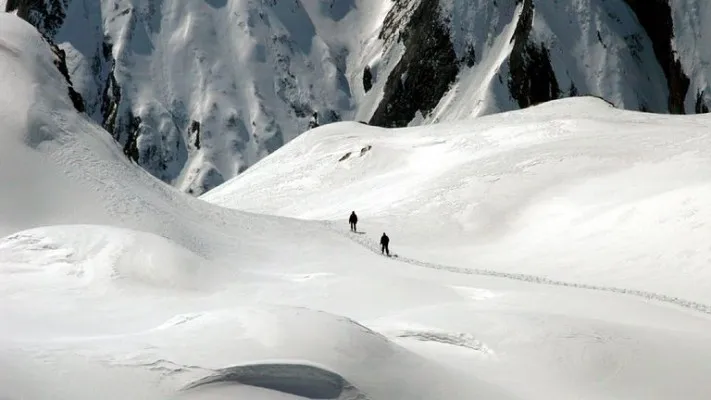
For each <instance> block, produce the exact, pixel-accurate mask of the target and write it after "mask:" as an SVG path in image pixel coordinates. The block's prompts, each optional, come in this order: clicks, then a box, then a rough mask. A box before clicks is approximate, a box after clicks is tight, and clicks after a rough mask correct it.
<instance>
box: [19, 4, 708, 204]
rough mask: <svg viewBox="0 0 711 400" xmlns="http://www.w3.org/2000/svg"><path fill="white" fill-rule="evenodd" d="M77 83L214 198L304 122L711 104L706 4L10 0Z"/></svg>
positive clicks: (395, 121) (94, 108) (134, 140)
mask: <svg viewBox="0 0 711 400" xmlns="http://www.w3.org/2000/svg"><path fill="white" fill-rule="evenodd" d="M6 8H7V9H8V10H9V11H12V12H16V13H17V14H18V15H19V16H20V17H22V18H24V19H26V20H27V21H29V22H30V23H32V24H33V25H34V26H35V27H37V29H38V30H39V31H40V32H41V33H42V34H43V35H44V36H45V37H46V38H47V39H48V40H49V41H51V42H52V43H53V44H54V45H55V46H56V47H55V48H56V51H55V53H56V54H57V65H58V67H59V68H60V70H61V71H62V72H63V73H64V74H65V76H66V77H67V81H68V94H69V95H70V96H71V97H72V100H73V101H74V104H75V106H76V107H77V109H78V110H80V111H84V112H86V113H87V114H88V115H89V116H90V117H91V118H93V119H94V120H95V121H97V122H98V123H100V124H101V125H102V126H104V128H105V129H106V130H107V131H108V132H109V133H111V135H113V137H114V138H115V139H116V141H117V142H118V144H119V145H120V146H121V147H122V148H123V150H124V153H125V154H126V156H127V157H129V158H130V159H132V160H134V161H135V162H136V163H138V164H139V165H141V166H142V167H144V168H145V169H146V170H147V171H149V172H150V173H151V174H153V175H154V176H156V177H158V178H159V179H162V180H164V181H166V182H168V183H170V184H173V185H175V186H177V187H179V188H180V189H182V190H184V191H186V192H188V193H192V194H194V195H199V194H201V193H203V192H205V191H207V190H209V189H211V188H212V187H214V186H216V185H218V184H220V183H221V182H223V181H224V180H225V179H229V178H230V177H232V176H234V175H236V174H239V173H240V172H241V171H244V170H245V169H246V168H248V167H249V166H250V165H252V164H254V163H255V162H256V161H258V160H259V159H261V158H262V157H264V156H265V155H267V154H269V153H271V152H273V151H275V150H276V149H278V148H279V147H280V146H282V145H283V144H284V143H286V142H288V141H289V140H291V139H292V138H294V137H295V136H297V135H298V134H300V133H302V132H303V131H305V130H307V129H309V128H312V127H315V126H318V125H323V124H327V123H330V122H333V121H338V120H342V119H357V120H361V121H368V122H369V123H370V124H374V125H380V126H389V127H399V126H407V125H414V124H428V123H433V122H437V121H446V120H456V119H461V118H471V117H476V116H479V115H484V114H488V113H494V112H500V111H506V110H511V109H515V108H523V107H528V106H531V105H534V104H537V103H541V102H545V101H548V100H552V99H556V98H560V97H566V96H577V95H594V96H599V97H602V98H604V99H606V100H608V101H609V102H611V103H613V104H614V105H616V106H618V107H624V108H629V109H636V110H643V111H650V112H663V113H666V112H671V113H686V112H708V109H709V107H708V104H709V103H710V102H711V98H710V94H711V88H709V82H711V79H709V77H711V67H709V65H711V63H709V61H711V60H709V58H711V51H706V50H705V39H706V36H707V34H706V30H704V29H703V26H704V24H705V22H706V20H708V19H711V5H707V2H704V1H702V0H677V1H674V2H671V1H669V0H650V1H641V0H589V1H582V2H581V1H574V0H557V1H548V0H545V1H544V0H496V1H491V0H388V1H385V0H314V1H308V2H307V1H303V0H293V1H291V0H290V1H281V0H279V1H277V0H206V1H199V2H198V1H193V0H172V1H170V2H168V1H162V0H111V1H109V0H97V1H93V2H89V1H80V0H8V1H7V2H6Z"/></svg>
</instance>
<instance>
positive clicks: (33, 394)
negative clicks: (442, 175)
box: [0, 15, 711, 400]
mask: <svg viewBox="0 0 711 400" xmlns="http://www.w3.org/2000/svg"><path fill="white" fill-rule="evenodd" d="M52 61H53V56H52V53H51V52H50V49H49V47H48V46H47V44H46V43H44V42H43V41H42V39H41V38H40V36H39V35H38V34H37V32H35V31H34V30H33V29H31V27H30V26H29V25H28V24H26V23H24V22H22V21H21V20H20V19H18V18H16V17H13V16H9V15H0V77H2V84H3V88H6V90H4V91H2V92H1V93H0V121H2V130H3V134H2V136H1V137H2V139H1V140H2V143H0V163H2V165H3V168H0V171H1V172H0V186H2V187H3V188H4V191H3V195H2V196H0V235H1V236H2V238H1V239H0V275H1V276H0V320H2V324H0V397H2V398H9V399H19V398H22V399H46V398H53V399H72V400H76V399H95V398H97V397H100V398H102V399H109V400H111V399H126V398H132V399H137V398H142V399H228V398H235V397H247V398H251V399H259V400H275V399H298V398H301V399H304V398H311V399H316V398H319V399H323V398H326V399H343V400H345V399H372V400H379V399H383V400H384V399H388V400H389V399H435V400H439V399H456V398H461V397H462V395H463V394H464V395H465V396H467V397H472V398H483V399H551V398H553V399H569V398H579V397H585V398H589V399H610V398H645V399H668V398H678V397H682V398H686V399H703V398H706V397H707V396H708V384H707V379H708V375H709V373H711V367H710V366H709V364H708V362H707V360H708V359H709V357H711V344H710V343H711V341H709V340H708V332H709V327H710V324H711V321H709V317H708V315H707V314H704V313H699V312H695V311H693V310H690V309H689V308H685V307H681V306H679V305H677V304H673V303H669V302H666V303H665V302H660V301H654V300H653V301H649V300H647V299H643V298H639V297H633V296H621V295H619V294H616V293H607V292H601V291H594V290H581V289H579V288H574V287H557V286H546V285H535V284H531V283H527V282H520V281H516V280H511V279H500V278H496V277H486V276H477V275H469V274H463V273H457V272H451V271H446V270H437V269H436V268H426V265H415V264H414V263H409V262H400V261H398V260H397V259H390V258H386V257H381V256H380V255H377V254H373V253H372V252H371V251H368V249H367V245H368V242H367V241H366V240H368V238H369V237H371V236H372V235H373V233H374V232H373V233H371V232H368V233H365V234H362V235H359V234H353V235H350V234H348V233H346V232H345V230H344V229H342V228H341V227H340V226H338V227H336V226H334V227H333V229H329V228H328V227H326V226H324V225H323V224H322V223H318V222H309V221H302V220H295V219H289V218H284V217H277V216H268V215H258V214H251V213H247V212H244V211H236V210H230V209H226V208H221V207H217V206H214V205H211V204H208V203H206V202H204V201H201V200H198V199H194V198H192V197H189V196H187V195H184V194H182V193H180V192H179V191H178V190H176V189H174V188H171V187H169V186H167V185H165V184H164V183H162V182H160V181H159V180H157V179H155V178H154V177H152V176H150V175H149V174H148V173H146V172H145V171H143V170H141V169H140V168H139V167H138V166H136V165H135V164H132V163H129V162H128V161H127V160H126V159H125V158H124V157H123V156H122V154H121V152H120V150H119V149H117V148H116V147H115V146H114V145H113V143H112V139H111V137H110V135H109V134H108V133H107V132H105V131H103V130H102V129H100V128H99V127H98V126H97V125H96V124H94V123H93V122H92V121H90V120H89V119H88V118H87V117H86V116H83V115H79V114H77V113H76V112H75V111H74V110H73V107H72V104H71V101H70V100H69V98H68V97H67V91H66V82H65V81H64V78H63V77H62V76H61V75H60V74H59V72H57V70H56V69H55V68H54V66H53V64H52ZM341 127H343V125H342V126H341ZM351 127H352V128H349V129H352V134H353V135H359V134H361V135H362V134H366V133H367V132H364V131H362V130H361V129H362V127H361V126H360V125H351ZM356 127H357V129H356ZM445 128H446V127H445ZM334 129H340V128H339V127H338V126H334ZM321 132H324V131H321ZM313 133H314V132H312V134H309V135H307V136H305V138H304V139H303V140H310V139H309V138H310V137H313ZM315 133H318V131H316V132H315ZM338 135H340V134H337V135H335V137H334V139H336V141H338V140H341V139H339V138H338ZM373 139H374V140H375V139H377V136H376V137H374V138H373ZM392 139H393V140H395V141H397V140H400V142H401V144H402V145H405V146H410V145H411V143H412V142H411V138H407V137H404V136H403V137H399V136H398V135H395V136H393V137H392ZM514 139H515V138H512V139H511V140H512V141H513V140H514ZM415 140H418V139H416V137H415ZM422 142H426V141H422ZM295 143H296V144H295V146H296V145H298V141H297V142H295ZM407 143H409V144H407ZM421 149H424V150H425V151H427V148H424V147H423V148H421ZM310 150H313V149H310ZM323 150H326V149H325V148H324V149H323ZM355 150H356V151H358V150H359V148H356V149H355ZM432 150H437V149H436V146H434V148H433V147H432V146H430V148H429V151H432ZM379 151H380V146H375V147H373V148H372V149H371V150H370V151H367V152H366V155H365V156H364V157H363V158H358V157H357V154H355V155H354V156H353V158H352V159H350V161H351V162H353V161H356V162H357V161H358V160H361V161H363V160H368V159H372V158H374V157H373V155H375V154H377V152H379ZM288 152H289V148H285V149H284V151H283V152H281V153H282V154H287V153H288ZM397 153H398V152H397V151H396V149H392V150H391V153H390V154H391V155H392V156H395V155H396V154H397ZM278 154H279V153H276V154H275V156H278ZM316 154H318V153H314V155H316ZM396 161H397V160H396ZM304 162H305V163H307V164H308V162H309V160H304ZM378 162H380V163H383V165H384V166H387V165H388V164H387V163H388V160H386V159H383V158H380V160H379V161H378ZM268 165H269V161H268V160H267V162H265V163H263V164H262V166H268ZM343 165H350V164H343ZM390 165H391V167H393V168H396V167H397V165H396V164H390ZM260 168H265V167H260ZM255 171H259V169H258V168H255ZM413 171H415V172H417V171H418V170H417V169H413ZM421 171H424V169H421ZM361 172H365V171H361ZM247 176H249V175H245V177H247ZM382 179H384V180H387V179H388V175H387V174H386V175H382ZM295 183H296V184H299V183H298V181H295ZM255 184H256V183H255ZM301 184H303V181H302V183H301ZM287 189H288V186H285V190H287ZM333 190H337V188H336V187H333ZM233 195H234V196H235V197H239V196H238V194H236V193H235V194H233ZM274 200H275V201H277V200H278V199H277V198H275V199H274ZM339 200H340V201H344V202H345V201H347V199H346V197H343V198H340V199H339ZM275 205H278V203H275ZM373 207H374V209H373V210H375V209H376V208H377V203H375V202H373ZM392 210H393V215H397V214H396V213H397V212H398V211H397V208H396V207H393V209H392ZM381 212H382V217H383V218H391V217H388V215H387V212H386V210H385V209H382V210H381ZM433 215H436V214H433ZM362 217H363V226H365V227H366V228H367V229H370V228H369V226H370V227H373V228H374V227H375V226H376V225H374V222H371V221H370V218H369V217H368V216H367V213H363V214H362ZM394 220H395V218H392V219H391V221H394ZM383 221H384V219H383ZM370 224H373V225H370ZM435 228H436V227H435ZM442 229H443V228H442ZM393 238H394V241H393V244H394V249H396V250H397V251H398V252H400V253H401V254H402V258H403V260H404V258H405V257H406V256H408V255H410V254H409V251H407V252H406V251H404V248H403V251H401V248H400V246H399V244H396V243H398V242H399V241H400V238H398V236H397V235H395V234H394V235H393ZM396 238H397V239H396ZM359 241H360V242H363V243H364V244H365V245H366V247H363V246H362V245H361V244H360V243H358V242H359ZM413 244H414V243H413ZM425 244H427V242H420V247H424V245H425ZM413 254H414V253H413ZM436 261H438V260H436ZM423 266H424V268H423Z"/></svg>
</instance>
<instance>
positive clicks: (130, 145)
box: [123, 113, 141, 163]
mask: <svg viewBox="0 0 711 400" xmlns="http://www.w3.org/2000/svg"><path fill="white" fill-rule="evenodd" d="M129 114H130V113H129ZM140 128H141V117H138V116H134V115H133V114H130V115H129V124H128V126H127V127H126V131H127V133H128V138H127V139H126V144H125V145H124V146H123V154H125V155H126V157H128V158H129V159H131V160H133V161H135V162H136V163H139V161H140V159H139V156H140V154H139V152H138V135H140Z"/></svg>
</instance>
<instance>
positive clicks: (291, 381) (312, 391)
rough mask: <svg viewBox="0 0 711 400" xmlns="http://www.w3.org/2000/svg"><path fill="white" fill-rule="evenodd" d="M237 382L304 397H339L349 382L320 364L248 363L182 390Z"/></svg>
mask: <svg viewBox="0 0 711 400" xmlns="http://www.w3.org/2000/svg"><path fill="white" fill-rule="evenodd" d="M224 383H239V384H242V385H249V386H255V387H260V388H264V389H269V390H275V391H278V392H282V393H286V394H291V395H294V396H300V397H305V398H307V399H338V398H339V397H341V394H342V393H343V392H344V391H345V390H346V389H352V386H351V385H350V384H348V382H346V380H345V379H343V377H341V376H340V375H338V374H336V373H334V372H331V371H327V370H325V369H323V368H319V367H314V366H310V365H304V364H286V363H284V364H276V363H267V364H251V365H241V366H235V367H229V368H224V369H221V370H217V372H216V373H215V374H214V375H210V376H207V377H205V378H202V379H200V380H198V381H196V382H194V383H192V384H190V385H188V386H187V387H186V388H185V389H184V390H194V389H196V388H199V387H201V386H205V385H211V384H224Z"/></svg>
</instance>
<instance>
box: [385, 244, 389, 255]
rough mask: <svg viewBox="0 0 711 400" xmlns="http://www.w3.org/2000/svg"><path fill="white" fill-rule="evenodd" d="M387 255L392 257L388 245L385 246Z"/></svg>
mask: <svg viewBox="0 0 711 400" xmlns="http://www.w3.org/2000/svg"><path fill="white" fill-rule="evenodd" d="M385 253H386V254H387V255H390V249H389V248H388V245H387V244H386V245H385Z"/></svg>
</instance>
